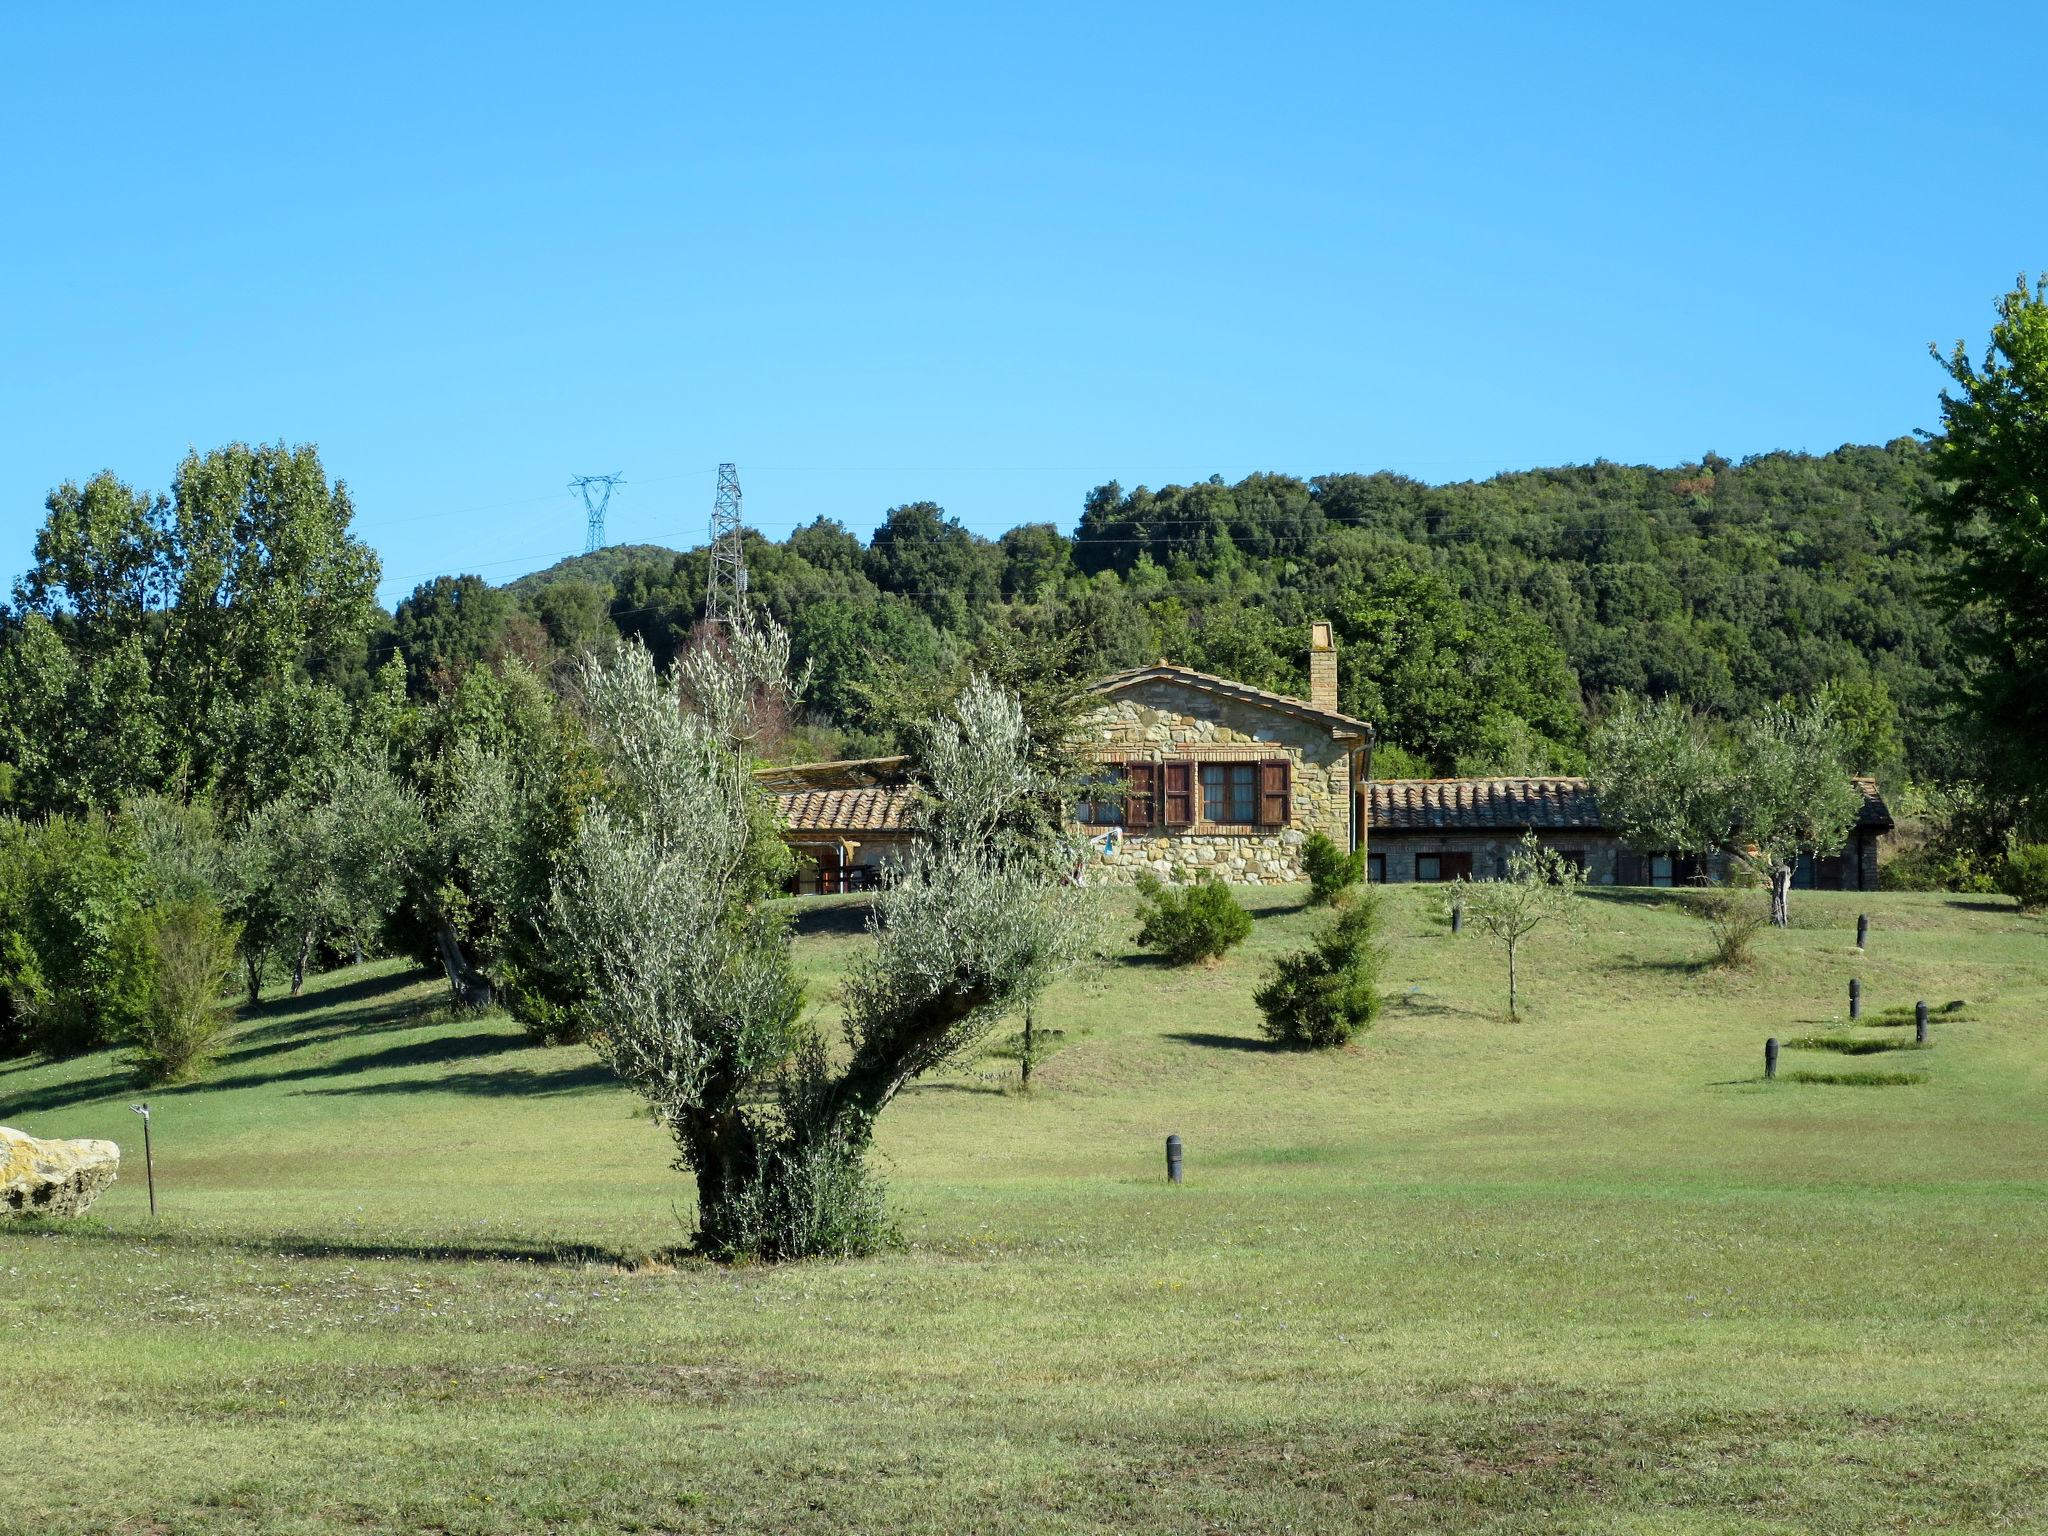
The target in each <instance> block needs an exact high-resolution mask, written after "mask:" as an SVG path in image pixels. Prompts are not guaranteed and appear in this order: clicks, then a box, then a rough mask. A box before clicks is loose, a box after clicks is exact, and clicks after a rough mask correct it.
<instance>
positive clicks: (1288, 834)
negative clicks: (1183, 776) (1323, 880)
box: [1081, 680, 1352, 885]
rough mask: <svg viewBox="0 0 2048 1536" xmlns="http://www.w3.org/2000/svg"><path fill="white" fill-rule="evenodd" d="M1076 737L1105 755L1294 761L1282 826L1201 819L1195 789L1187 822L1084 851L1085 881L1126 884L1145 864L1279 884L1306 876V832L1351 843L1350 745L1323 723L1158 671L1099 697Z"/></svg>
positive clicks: (1168, 872)
mask: <svg viewBox="0 0 2048 1536" xmlns="http://www.w3.org/2000/svg"><path fill="white" fill-rule="evenodd" d="M1081 736H1082V745H1083V747H1084V748H1085V749H1086V750H1087V751H1089V752H1090V753H1092V754H1093V755H1095V756H1097V757H1099V758H1102V759H1104V760H1106V761H1111V762H1133V761H1140V760H1149V761H1152V762H1158V763H1163V762H1165V761H1167V760H1168V759H1170V758H1184V759H1188V760H1191V761H1194V762H1196V763H1205V762H1232V761H1235V762H1246V761H1259V760H1270V759H1272V758H1275V757H1281V756H1285V757H1287V758H1288V759H1289V760H1290V761H1291V762H1292V763H1293V771H1292V785H1291V790H1292V793H1291V803H1290V821H1289V823H1288V825H1287V826H1286V827H1284V828H1282V829H1279V830H1277V831H1276V830H1274V829H1272V828H1268V827H1260V828H1242V829H1241V828H1234V827H1218V826H1212V825H1210V824H1208V823H1205V822H1203V821H1202V820H1201V819H1200V815H1201V795H1200V792H1199V789H1198V790H1197V792H1196V795H1195V811H1196V817H1197V820H1196V822H1195V824H1194V825H1193V826H1191V827H1175V828H1172V829H1168V828H1165V827H1159V826H1154V827H1150V828H1141V829H1140V830H1138V831H1136V832H1129V833H1126V834H1125V835H1124V836H1123V838H1122V839H1121V842H1120V845H1119V847H1118V849H1117V851H1116V852H1115V853H1113V854H1106V855H1105V854H1099V853H1098V854H1093V855H1091V857H1090V861H1089V863H1088V866H1087V876H1088V878H1089V879H1090V880H1101V881H1106V882H1109V883H1115V884H1123V883H1128V882H1129V881H1132V880H1135V879H1136V878H1137V877H1138V875H1139V874H1140V873H1141V872H1146V871H1149V872H1151V873H1152V874H1155V875H1158V876H1159V877H1160V878H1161V879H1166V878H1170V877H1172V876H1174V875H1192V874H1194V873H1197V872H1199V871H1202V870H1209V871H1212V872H1214V873H1215V874H1217V875H1219V876H1220V877H1222V878H1223V879H1225V880H1228V881H1231V882H1233V883H1235V884H1242V885H1285V884H1287V883H1289V882H1292V881H1297V880H1301V879H1304V878H1305V877H1304V875H1303V874H1302V871H1301V845H1302V844H1303V843H1304V842H1306V841H1307V840H1308V836H1309V834H1310V833H1311V832H1323V833H1325V834H1327V835H1328V836H1329V838H1330V840H1331V841H1332V842H1334V843H1336V845H1337V846H1338V847H1339V848H1349V847H1350V846H1351V750H1352V748H1351V743H1349V742H1346V741H1341V740H1338V739H1337V738H1336V737H1334V736H1333V735H1332V734H1331V732H1330V729H1329V727H1328V726H1324V725H1317V724H1315V723H1314V722H1313V721H1308V720H1301V719H1297V718H1296V717H1295V716H1293V715H1289V714H1286V713H1283V712H1282V711H1279V710H1275V709H1269V708H1264V707H1261V706H1259V705H1256V704H1251V703H1246V702H1241V701H1238V700H1235V699H1226V698H1222V697H1219V696H1218V695H1215V694H1212V693H1209V692H1206V691H1205V690H1203V689H1200V688H1191V687H1188V686H1186V685H1184V684H1180V683H1174V682H1169V681H1166V680H1156V681H1150V682H1144V683H1136V684H1133V685H1132V686H1131V687H1129V688H1128V689H1125V690H1122V691H1120V692H1118V693H1117V694H1115V695H1114V696H1112V697H1109V698H1106V699H1104V700H1103V701H1102V703H1101V704H1100V705H1099V706H1098V707H1097V708H1096V709H1094V710H1092V711H1091V712H1090V713H1089V714H1088V715H1087V716H1086V717H1085V718H1084V720H1083V721H1082V724H1081Z"/></svg>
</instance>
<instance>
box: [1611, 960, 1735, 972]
mask: <svg viewBox="0 0 2048 1536" xmlns="http://www.w3.org/2000/svg"><path fill="white" fill-rule="evenodd" d="M1607 969H1608V970H1610V971H1612V972H1614V973H1616V974H1617V975H1626V974H1627V973H1629V972H1631V971H1637V972H1651V973H1655V974H1660V975H1669V976H1704V975H1705V974H1706V973H1707V972H1708V971H1711V970H1714V969H1716V967H1715V965H1714V962H1713V961H1711V960H1645V959H1642V958H1640V957H1639V956H1631V957H1630V958H1628V959H1626V960H1617V961H1615V962H1614V963H1613V964H1612V965H1610V966H1608V967H1607Z"/></svg>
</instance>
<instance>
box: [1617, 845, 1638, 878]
mask: <svg viewBox="0 0 2048 1536" xmlns="http://www.w3.org/2000/svg"><path fill="white" fill-rule="evenodd" d="M1614 883H1615V884H1616V885H1641V884H1642V883H1643V856H1642V855H1641V854H1640V853H1637V852H1636V851H1635V850H1634V849H1633V848H1623V849H1622V850H1620V851H1619V852H1618V853H1616V854H1615V856H1614Z"/></svg>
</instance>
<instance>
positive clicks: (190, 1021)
mask: <svg viewBox="0 0 2048 1536" xmlns="http://www.w3.org/2000/svg"><path fill="white" fill-rule="evenodd" d="M240 936H241V935H240V932H239V930H237V929H236V927H235V926H234V924H232V923H230V922H228V921H227V919H226V918H224V917H222V916H221V911H220V907H219V906H218V905H217V904H216V903H215V902H213V901H211V900H210V899H208V898H206V897H204V896H195V897H188V898H186V899H184V900H181V901H172V902H166V903H165V904H164V905H162V906H160V907H157V908H155V909H154V910H152V911H150V912H147V913H144V914H142V915H141V916H140V917H138V918H137V919H136V921H135V922H134V924H133V925H132V927H131V930H130V935H129V936H128V938H127V945H128V946H129V947H130V949H131V952H132V953H133V955H134V957H135V963H134V964H133V965H132V966H131V967H130V974H132V975H134V976H136V977H138V978H139V979H140V982H141V985H140V986H139V987H138V988H137V989H136V995H135V997H134V999H133V1001H132V1004H131V1006H130V1008H129V1009H128V1010H127V1011H128V1013H129V1015H130V1016H129V1017H128V1019H127V1020H126V1024H125V1028H124V1029H123V1031H122V1037H123V1039H124V1041H125V1042H126V1044H127V1046H128V1052H127V1055H126V1056H125V1057H124V1058H123V1059H124V1062H125V1064H126V1065H127V1066H128V1067H129V1068H130V1069H131V1070H132V1071H133V1072H134V1073H135V1075H136V1077H137V1078H138V1079H139V1080H140V1081H141V1082H143V1083H144V1084H146V1085H150V1086H155V1085H156V1084H159V1083H175V1082H181V1081H183V1080H185V1079H187V1078H191V1077H196V1076H198V1074H199V1073H200V1072H201V1071H203V1070H204V1069H205V1068H206V1066H207V1064H208V1063H209V1062H211V1061H212V1060H213V1056H214V1052H215V1051H216V1050H217V1049H218V1048H219V1046H220V1042H221V1038H222V1037H223V1036H224V1035H225V1034H226V1033H227V1030H228V1025H229V1022H230V1017H231V1016H230V1014H229V1011H228V1009H227V1008H226V1007H225V1006H224V1005H223V1002H222V999H221V987H222V985H223V984H224V983H225V982H226V981H227V978H228V973H229V972H230V971H231V970H233V969H234V964H235V944H236V941H237V940H238V939H239V938H240Z"/></svg>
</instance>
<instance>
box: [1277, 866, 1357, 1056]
mask: <svg viewBox="0 0 2048 1536" xmlns="http://www.w3.org/2000/svg"><path fill="white" fill-rule="evenodd" d="M1379 932H1380V906H1379V896H1378V893H1376V892H1373V891H1362V892H1353V893H1352V894H1351V895H1349V896H1347V897H1346V898H1345V900H1344V901H1343V902H1342V904H1341V905H1340V906H1339V908H1338V912H1337V916H1336V918H1335V920H1334V921H1332V922H1330V923H1329V924H1328V925H1326V926H1325V927H1324V929H1323V931H1322V932H1321V933H1319V934H1317V935H1316V937H1315V938H1314V939H1313V940H1312V941H1311V942H1310V943H1309V946H1308V948H1306V949H1304V950H1301V951H1299V952H1298V953H1295V954H1292V955H1288V956H1285V957H1284V958H1282V959H1281V960H1279V961H1277V962H1275V964H1274V966H1273V974H1272V977H1271V978H1270V979H1269V980H1268V981H1267V982H1266V984H1265V985H1264V986H1262V987H1260V988H1259V990H1258V991H1257V992H1256V993H1254V994H1253V1000H1254V1001H1255V1002H1257V1003H1258V1005H1259V1011H1260V1012H1261V1013H1262V1014H1264V1015H1265V1022H1264V1024H1263V1025H1262V1026H1261V1028H1263V1029H1264V1031H1265V1033H1266V1038H1268V1039H1269V1040H1277V1041H1279V1042H1280V1043H1282V1044H1284V1045H1299V1046H1314V1047H1323V1046H1332V1045H1343V1044H1345V1043H1346V1042H1348V1041H1349V1040H1350V1039H1351V1038H1352V1037H1353V1036H1354V1035H1357V1034H1359V1033H1361V1032H1363V1031H1365V1030H1368V1029H1370V1028H1372V1025H1373V1020H1375V1019H1376V1018H1378V1017H1379V1012H1380V1003H1381V998H1380V991H1379V979H1380V968H1381V966H1382V965H1383V964H1384V963H1385V961H1386V950H1385V949H1384V948H1383V947H1382V946H1381V945H1380V943H1379Z"/></svg>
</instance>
